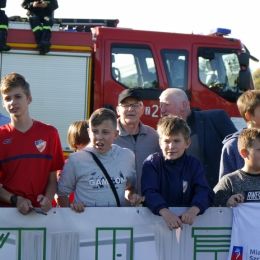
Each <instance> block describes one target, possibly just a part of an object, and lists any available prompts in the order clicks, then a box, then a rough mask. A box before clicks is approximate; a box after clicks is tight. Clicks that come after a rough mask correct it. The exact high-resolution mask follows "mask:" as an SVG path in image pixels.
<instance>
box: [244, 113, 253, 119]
mask: <svg viewBox="0 0 260 260" xmlns="http://www.w3.org/2000/svg"><path fill="white" fill-rule="evenodd" d="M251 117H252V116H251V115H250V114H249V113H248V112H246V113H245V118H246V120H247V121H250V120H251Z"/></svg>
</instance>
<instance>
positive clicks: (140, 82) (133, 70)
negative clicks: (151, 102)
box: [111, 47, 158, 89]
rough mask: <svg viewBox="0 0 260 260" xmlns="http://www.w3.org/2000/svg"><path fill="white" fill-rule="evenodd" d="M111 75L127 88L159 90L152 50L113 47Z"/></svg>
mask: <svg viewBox="0 0 260 260" xmlns="http://www.w3.org/2000/svg"><path fill="white" fill-rule="evenodd" d="M111 75H112V77H113V79H114V80H116V81H117V82H119V83H121V84H122V85H124V86H125V87H127V88H135V89H156V88H158V78H157V73H156V68H155V63H154V59H153V57H152V53H151V51H150V49H144V48H140V49H139V48H137V47H136V48H131V47H113V48H112V55H111Z"/></svg>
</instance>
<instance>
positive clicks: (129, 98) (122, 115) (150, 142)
mask: <svg viewBox="0 0 260 260" xmlns="http://www.w3.org/2000/svg"><path fill="white" fill-rule="evenodd" d="M116 111H117V114H118V115H119V118H118V121H117V122H118V124H117V127H118V130H119V136H118V138H117V139H116V140H115V141H114V144H117V145H119V146H121V147H123V148H128V149H130V150H132V151H133V152H134V154H135V167H136V174H137V191H138V194H139V195H141V185H140V184H141V175H142V167H143V162H144V160H145V159H146V158H147V157H148V156H149V155H150V154H152V153H156V152H159V151H160V146H159V142H158V140H159V137H158V134H157V132H156V131H155V130H154V129H153V128H152V127H150V126H147V125H144V124H143V123H142V122H141V121H140V117H141V116H142V115H143V113H144V106H143V102H142V98H141V95H140V93H139V92H138V91H137V90H134V89H126V90H124V91H122V92H121V93H120V94H119V97H118V106H117V107H116Z"/></svg>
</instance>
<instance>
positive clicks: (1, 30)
mask: <svg viewBox="0 0 260 260" xmlns="http://www.w3.org/2000/svg"><path fill="white" fill-rule="evenodd" d="M5 7H6V0H0V8H5ZM7 31H8V17H7V15H6V14H5V11H4V10H0V52H1V51H10V49H11V48H10V46H8V45H6V37H7Z"/></svg>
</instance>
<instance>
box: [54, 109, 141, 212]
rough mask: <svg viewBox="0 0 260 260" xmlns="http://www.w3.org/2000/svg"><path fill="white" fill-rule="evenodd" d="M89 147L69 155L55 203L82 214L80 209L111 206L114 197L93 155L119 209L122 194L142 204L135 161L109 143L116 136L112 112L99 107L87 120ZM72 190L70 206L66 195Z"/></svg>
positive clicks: (134, 203)
mask: <svg viewBox="0 0 260 260" xmlns="http://www.w3.org/2000/svg"><path fill="white" fill-rule="evenodd" d="M88 132H89V138H90V144H89V145H88V146H87V147H86V148H84V149H82V150H80V151H79V152H77V153H73V154H71V155H70V156H69V159H68V161H67V162H66V164H65V165H64V168H63V170H62V173H61V177H60V180H59V183H58V204H59V206H60V207H71V209H72V210H75V211H76V212H83V211H84V207H86V206H91V207H95V206H96V207H108V206H110V207H114V206H116V205H117V203H116V199H115V196H114V194H113V192H112V190H111V188H110V185H109V183H108V182H107V180H106V178H105V176H104V174H103V172H102V171H101V169H100V168H99V166H98V165H97V164H96V162H95V161H94V160H93V157H92V155H91V153H90V152H92V153H94V154H95V155H96V156H97V157H98V158H99V160H100V161H101V162H102V164H103V165H104V167H105V169H106V170H107V172H108V174H109V176H110V178H111V180H112V182H113V184H114V186H115V188H116V191H117V193H118V197H119V200H120V204H121V206H123V205H124V195H125V191H126V190H127V191H128V199H129V201H130V203H131V205H133V206H135V205H138V204H140V203H141V202H142V201H143V198H142V197H141V196H139V195H137V194H136V189H135V187H136V172H135V160H134V154H133V152H132V151H130V150H129V149H126V148H121V147H119V146H117V145H114V144H113V141H114V140H115V139H116V138H117V136H118V130H117V120H116V115H115V113H114V112H113V111H112V110H109V109H106V108H100V109H98V110H96V111H95V112H93V114H92V115H91V117H90V119H89V129H88ZM73 191H75V198H74V203H71V204H70V202H69V199H68V195H69V194H71V193H72V192H73Z"/></svg>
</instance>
